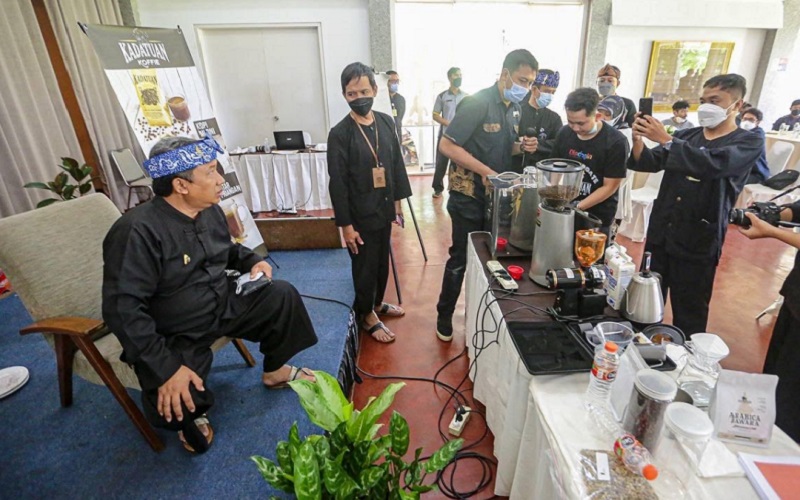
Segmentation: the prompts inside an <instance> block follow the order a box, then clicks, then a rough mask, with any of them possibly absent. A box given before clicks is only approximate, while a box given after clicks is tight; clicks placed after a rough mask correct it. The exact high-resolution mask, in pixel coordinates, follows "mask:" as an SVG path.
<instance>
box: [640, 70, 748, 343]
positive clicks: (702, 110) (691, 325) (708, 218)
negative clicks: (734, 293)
mask: <svg viewBox="0 0 800 500" xmlns="http://www.w3.org/2000/svg"><path fill="white" fill-rule="evenodd" d="M746 93H747V82H746V80H745V79H744V78H743V77H741V76H739V75H736V74H727V75H718V76H715V77H713V78H710V79H709V80H708V81H706V82H705V83H704V84H703V93H702V95H701V97H700V102H701V104H700V107H699V108H698V109H697V116H698V118H699V121H700V127H695V128H691V129H686V130H679V131H677V132H675V134H674V135H672V136H671V135H669V134H668V133H667V131H666V130H665V129H664V125H662V124H661V123H660V122H659V121H658V120H656V119H655V118H653V117H652V116H638V117H637V119H636V122H635V123H634V126H633V134H634V136H633V138H634V142H633V152H632V154H631V158H630V160H629V161H628V168H630V169H632V170H637V171H640V172H659V171H662V170H663V171H664V177H663V180H662V182H661V189H660V191H659V193H658V198H656V200H655V202H654V204H653V211H652V213H651V215H650V225H649V227H648V229H647V243H646V244H645V250H646V251H649V252H652V270H653V271H655V272H657V273H660V274H661V278H662V279H661V290H662V292H663V295H664V299H665V300H666V298H667V294H668V293H669V297H670V300H671V302H672V322H673V324H674V325H675V326H677V327H678V328H680V329H681V330H683V331H684V333H686V334H687V335H691V334H693V333H697V332H704V331H706V326H707V323H708V306H709V303H710V302H711V292H712V288H713V285H714V276H715V274H716V270H717V265H718V264H719V259H720V256H721V254H722V244H723V242H724V240H725V233H726V231H727V229H728V213H729V212H730V209H731V207H733V205H734V203H735V202H736V197H737V196H738V195H739V192H740V191H741V190H742V186H743V185H744V182H745V180H746V179H747V175H748V174H749V172H750V169H751V167H752V166H753V163H755V161H756V160H757V159H758V157H759V155H760V154H761V152H762V151H763V149H764V141H763V139H762V138H760V137H759V136H758V135H756V134H753V133H751V132H748V131H746V130H743V129H741V128H739V127H737V126H736V113H738V111H739V108H740V107H741V106H742V103H743V102H744V101H743V98H744V96H745V94H746ZM643 137H646V138H647V139H650V140H651V141H653V142H656V143H658V144H659V146H657V147H655V148H653V149H650V148H648V147H646V146H645V145H644V142H643V140H642V138H643Z"/></svg>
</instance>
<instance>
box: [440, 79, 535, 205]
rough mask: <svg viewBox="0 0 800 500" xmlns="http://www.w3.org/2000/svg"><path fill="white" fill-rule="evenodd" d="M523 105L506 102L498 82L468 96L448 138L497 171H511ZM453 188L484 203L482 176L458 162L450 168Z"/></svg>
mask: <svg viewBox="0 0 800 500" xmlns="http://www.w3.org/2000/svg"><path fill="white" fill-rule="evenodd" d="M519 119H520V106H519V104H515V103H509V104H506V103H505V102H504V101H503V99H502V98H501V97H500V92H499V91H498V89H497V85H492V86H491V87H488V88H485V89H483V90H481V91H479V92H477V93H476V94H473V95H471V96H468V97H466V98H465V99H464V100H463V101H461V103H460V104H459V105H458V109H456V115H455V116H454V117H453V121H451V122H450V125H448V127H447V131H446V132H445V133H444V135H445V137H447V138H448V139H450V140H451V141H453V142H454V143H456V144H458V145H459V146H461V147H462V148H464V149H465V150H466V151H467V152H468V153H469V154H471V155H472V156H474V157H475V158H476V159H478V160H479V161H480V162H481V163H483V164H484V165H486V166H488V167H489V168H491V169H492V170H494V171H495V172H498V173H500V172H505V171H508V170H511V168H512V165H511V149H512V147H513V146H514V142H516V141H517V139H518V137H519V132H518V128H519ZM449 180H450V190H451V191H456V192H459V193H461V194H463V195H466V196H469V197H471V198H474V199H476V200H478V201H481V202H483V201H484V200H485V199H486V192H485V189H483V184H482V183H481V176H480V175H478V174H476V173H474V172H472V171H469V170H467V169H465V168H463V167H461V166H459V165H457V164H455V162H453V163H451V167H450V176H449Z"/></svg>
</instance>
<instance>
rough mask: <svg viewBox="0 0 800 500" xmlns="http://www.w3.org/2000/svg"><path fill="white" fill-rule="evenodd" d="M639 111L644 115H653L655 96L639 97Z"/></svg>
mask: <svg viewBox="0 0 800 500" xmlns="http://www.w3.org/2000/svg"><path fill="white" fill-rule="evenodd" d="M639 112H640V113H641V114H642V116H653V98H652V97H642V98H641V99H639Z"/></svg>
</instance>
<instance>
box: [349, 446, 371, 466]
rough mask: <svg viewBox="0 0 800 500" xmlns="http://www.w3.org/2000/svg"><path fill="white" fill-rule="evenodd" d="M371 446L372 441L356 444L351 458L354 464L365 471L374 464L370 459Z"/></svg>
mask: <svg viewBox="0 0 800 500" xmlns="http://www.w3.org/2000/svg"><path fill="white" fill-rule="evenodd" d="M371 446H372V441H361V442H358V443H355V446H353V452H352V453H351V455H350V457H351V458H352V460H353V463H355V464H357V465H358V467H359V469H363V468H365V467H368V466H369V465H370V464H372V462H371V461H370V459H369V458H370V456H369V449H370V447H371Z"/></svg>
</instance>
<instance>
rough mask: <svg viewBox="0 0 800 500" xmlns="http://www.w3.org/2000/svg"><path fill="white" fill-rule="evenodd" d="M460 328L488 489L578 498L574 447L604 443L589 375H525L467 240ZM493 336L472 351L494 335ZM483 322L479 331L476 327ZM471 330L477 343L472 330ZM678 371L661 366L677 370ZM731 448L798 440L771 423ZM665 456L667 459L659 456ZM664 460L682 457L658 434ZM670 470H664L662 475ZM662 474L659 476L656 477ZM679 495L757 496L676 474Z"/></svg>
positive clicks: (746, 485)
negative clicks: (753, 441) (488, 466)
mask: <svg viewBox="0 0 800 500" xmlns="http://www.w3.org/2000/svg"><path fill="white" fill-rule="evenodd" d="M465 281H466V292H465V293H466V321H467V325H466V326H467V327H466V334H467V346H469V356H470V360H471V361H474V360H475V357H476V354H478V358H477V361H475V364H476V367H477V369H476V370H475V371H474V377H473V382H474V385H475V389H474V393H475V398H476V399H478V400H479V401H480V402H482V403H483V404H484V405H485V406H486V421H487V424H488V425H489V428H490V429H491V430H492V432H493V433H494V436H495V445H494V454H495V457H496V458H497V461H498V465H497V478H496V482H495V494H497V495H502V496H510V497H511V499H512V500H514V499H521V500H523V499H524V500H528V499H531V498H547V499H555V498H581V496H580V484H581V483H580V476H579V469H578V454H579V452H580V450H582V449H607V450H610V449H611V444H612V443H610V442H609V441H608V438H606V437H605V436H602V435H600V436H598V435H597V432H596V431H595V427H594V426H593V424H591V422H590V421H589V418H588V416H587V413H586V411H585V410H584V408H583V399H582V398H583V394H584V392H585V391H586V387H587V385H588V383H589V374H588V373H581V374H573V375H550V376H541V375H540V376H536V377H532V376H531V375H530V374H529V373H528V371H527V370H526V368H525V366H524V364H523V363H522V360H521V359H520V357H519V355H518V354H517V351H516V348H515V347H514V344H513V342H512V341H511V338H510V337H509V335H508V330H507V329H506V327H505V322H501V321H500V320H501V318H502V314H501V312H500V308H499V306H498V305H497V304H496V303H492V304H490V305H489V311H488V312H487V311H486V303H487V302H491V301H492V299H493V296H492V295H489V298H488V300H487V299H486V296H485V295H484V292H485V291H486V290H487V287H488V281H487V279H486V276H485V274H484V271H483V265H482V264H481V261H480V259H479V257H478V254H477V252H476V251H475V247H474V245H473V242H472V240H471V239H470V242H469V248H468V255H467V269H466V279H465ZM498 323H499V324H500V328H499V333H498V334H497V343H493V344H492V345H490V346H488V347H486V348H484V349H482V350H480V352H479V353H478V352H477V351H476V349H475V347H474V345H473V344H474V343H477V345H478V346H483V345H487V344H488V343H489V342H490V341H492V340H494V337H495V336H494V334H493V333H489V332H494V331H495V330H496V329H497V324H498ZM481 329H483V332H481ZM476 332H478V339H477V342H473V336H474V335H475V334H476ZM678 372H679V370H675V371H673V372H668V373H670V374H671V375H673V376H677V373H678ZM728 448H729V449H730V450H731V451H733V452H737V451H745V452H750V453H754V454H762V455H800V447H798V446H797V444H796V443H795V442H794V441H792V440H791V439H790V438H789V437H788V436H787V435H786V434H785V433H784V432H783V431H781V430H780V429H778V428H777V427H776V428H775V430H774V432H773V435H772V441H771V444H770V447H769V448H768V449H761V448H752V447H744V446H734V445H729V446H728ZM666 457H669V458H670V460H665V458H666ZM671 460H683V456H682V455H681V454H680V451H679V450H678V449H677V448H676V445H675V443H674V441H668V440H666V439H664V440H662V443H661V445H660V447H659V449H658V450H657V453H656V465H657V466H659V467H660V468H661V469H662V470H663V471H669V470H671V469H677V468H678V467H677V466H678V465H680V464H677V463H675V462H672V463H671ZM670 475H671V474H668V473H664V474H662V476H663V477H669V476H670ZM662 479H663V478H662ZM682 481H684V483H686V484H684V487H685V489H686V491H687V496H686V497H685V498H697V499H707V498H725V499H728V498H736V499H737V500H739V499H757V498H758V496H757V494H756V492H755V490H754V489H753V487H752V486H751V485H750V482H749V481H748V480H747V478H745V477H744V476H742V477H727V478H713V479H702V478H698V477H695V476H691V477H688V478H687V477H683V478H682ZM652 485H653V487H654V488H655V489H656V492H657V493H658V494H659V496H660V497H661V498H680V497H679V496H678V495H677V494H676V491H675V489H674V488H671V487H670V485H669V484H668V483H666V482H664V481H663V480H657V481H655V482H654V483H652Z"/></svg>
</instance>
